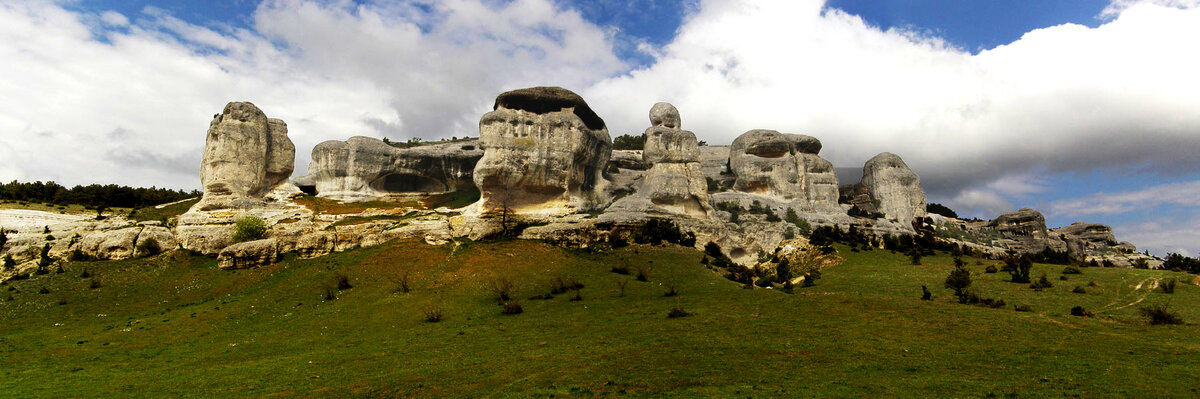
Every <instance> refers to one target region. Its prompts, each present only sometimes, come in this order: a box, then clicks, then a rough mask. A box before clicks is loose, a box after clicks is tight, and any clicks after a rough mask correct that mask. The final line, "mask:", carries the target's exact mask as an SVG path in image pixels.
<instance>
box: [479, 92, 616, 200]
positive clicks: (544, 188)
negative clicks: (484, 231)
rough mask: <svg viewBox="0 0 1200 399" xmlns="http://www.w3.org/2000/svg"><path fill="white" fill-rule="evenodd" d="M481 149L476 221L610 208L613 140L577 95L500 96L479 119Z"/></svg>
mask: <svg viewBox="0 0 1200 399" xmlns="http://www.w3.org/2000/svg"><path fill="white" fill-rule="evenodd" d="M479 144H480V147H482V148H483V151H484V153H483V158H481V159H480V160H479V163H478V164H476V165H475V171H474V180H475V185H476V186H477V187H479V191H480V200H479V202H477V203H475V205H473V206H472V210H471V213H473V214H483V215H488V214H491V215H494V214H500V213H505V212H507V213H512V214H529V215H563V214H569V213H573V212H579V211H589V210H592V209H595V208H598V207H600V206H603V205H605V203H606V202H607V199H606V198H603V194H602V193H603V192H604V190H603V188H604V186H605V185H606V183H607V182H606V181H605V179H604V176H603V172H604V167H605V166H607V164H608V158H609V155H610V152H611V151H612V141H611V140H610V139H609V136H608V129H607V128H606V127H605V126H604V121H603V120H601V119H600V117H598V116H596V113H595V112H592V110H591V108H589V107H588V105H587V103H586V102H584V101H583V98H582V97H579V95H578V94H575V93H572V92H570V91H568V90H566V89H563V88H559V87H533V88H528V89H520V90H514V91H510V92H506V93H503V94H500V96H499V97H496V103H495V105H494V106H493V111H491V112H488V113H487V114H484V115H483V117H482V118H481V119H480V120H479Z"/></svg>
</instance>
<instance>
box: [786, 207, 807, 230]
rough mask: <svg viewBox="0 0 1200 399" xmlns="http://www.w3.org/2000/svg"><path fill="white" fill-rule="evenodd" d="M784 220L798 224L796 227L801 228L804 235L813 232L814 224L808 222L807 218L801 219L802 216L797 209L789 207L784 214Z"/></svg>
mask: <svg viewBox="0 0 1200 399" xmlns="http://www.w3.org/2000/svg"><path fill="white" fill-rule="evenodd" d="M783 220H784V221H785V222H788V223H791V224H793V225H796V228H797V229H799V233H800V235H802V236H807V235H809V234H812V225H811V224H808V221H807V220H804V219H801V218H800V216H797V215H796V210H794V209H792V208H788V209H787V213H786V214H784V217H783Z"/></svg>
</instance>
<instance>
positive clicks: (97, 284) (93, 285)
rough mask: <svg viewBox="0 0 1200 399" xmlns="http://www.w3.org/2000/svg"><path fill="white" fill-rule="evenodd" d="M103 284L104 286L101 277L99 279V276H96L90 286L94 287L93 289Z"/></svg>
mask: <svg viewBox="0 0 1200 399" xmlns="http://www.w3.org/2000/svg"><path fill="white" fill-rule="evenodd" d="M103 286H104V285H103V284H100V279H98V278H94V279H92V282H90V283H88V288H90V289H93V290H94V289H97V288H100V287H103Z"/></svg>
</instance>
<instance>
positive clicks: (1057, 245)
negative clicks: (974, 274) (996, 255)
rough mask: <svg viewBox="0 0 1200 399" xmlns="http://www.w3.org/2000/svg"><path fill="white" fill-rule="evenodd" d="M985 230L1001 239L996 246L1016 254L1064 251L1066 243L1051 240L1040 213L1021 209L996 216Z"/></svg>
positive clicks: (1044, 220)
mask: <svg viewBox="0 0 1200 399" xmlns="http://www.w3.org/2000/svg"><path fill="white" fill-rule="evenodd" d="M986 228H987V229H990V230H992V231H995V232H996V233H999V235H1000V236H1001V237H1002V239H1000V240H998V242H997V243H996V244H998V246H1000V247H1002V248H1007V249H1011V250H1014V251H1017V252H1018V253H1037V252H1042V251H1044V250H1045V249H1046V248H1050V249H1052V250H1055V251H1065V250H1066V243H1063V242H1062V241H1061V240H1051V237H1050V233H1049V230H1047V229H1046V218H1045V217H1044V216H1042V213H1041V212H1038V211H1035V210H1033V209H1029V208H1021V210H1018V211H1016V212H1009V213H1005V214H1002V215H1000V216H997V217H996V218H995V219H992V220H991V221H990V222H988V223H987V225H986Z"/></svg>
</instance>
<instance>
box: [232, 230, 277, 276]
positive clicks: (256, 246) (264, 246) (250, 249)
mask: <svg viewBox="0 0 1200 399" xmlns="http://www.w3.org/2000/svg"><path fill="white" fill-rule="evenodd" d="M278 260H279V243H278V242H276V241H275V239H274V238H267V239H263V240H255V241H247V242H241V243H237V244H233V245H230V246H228V247H225V249H222V250H221V253H220V254H219V255H217V267H219V268H222V269H225V270H232V269H248V268H251V267H258V266H265V265H269V264H272V263H275V262H276V261H278Z"/></svg>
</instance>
